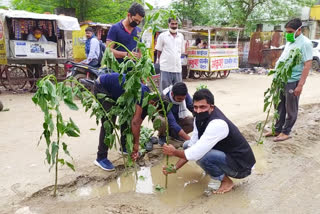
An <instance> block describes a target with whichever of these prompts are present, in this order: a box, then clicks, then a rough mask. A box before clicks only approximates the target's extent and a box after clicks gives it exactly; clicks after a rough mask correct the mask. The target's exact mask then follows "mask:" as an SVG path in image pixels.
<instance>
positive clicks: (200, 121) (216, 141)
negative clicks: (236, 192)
mask: <svg viewBox="0 0 320 214" xmlns="http://www.w3.org/2000/svg"><path fill="white" fill-rule="evenodd" d="M193 107H194V116H195V120H194V130H193V134H192V137H191V139H190V141H186V142H185V143H184V144H183V148H184V150H177V149H175V148H174V147H173V146H172V145H164V147H163V153H164V154H166V155H169V156H176V157H179V158H180V159H179V160H178V162H177V163H176V165H175V167H174V169H173V170H170V172H169V171H167V169H166V168H167V167H166V166H165V167H163V173H164V174H170V173H174V172H176V170H178V169H179V168H181V167H182V166H183V165H184V164H186V163H187V162H188V161H196V162H197V164H198V165H199V166H200V167H201V168H202V169H203V170H204V171H205V172H206V174H208V175H210V177H211V181H210V182H209V184H208V189H207V190H206V192H205V193H206V194H208V195H210V194H211V193H219V194H221V193H225V192H228V191H230V190H231V189H232V188H233V181H232V180H231V179H230V177H232V178H237V179H241V178H245V177H247V176H249V175H250V174H251V169H252V167H253V165H254V164H255V162H256V161H255V157H254V154H253V152H252V150H251V147H250V146H249V144H248V142H247V140H246V139H245V138H244V137H243V135H242V134H241V133H240V131H239V129H238V128H237V127H236V126H235V125H234V124H233V123H232V122H231V121H230V120H229V119H228V118H227V117H226V116H225V115H224V114H223V113H222V112H221V111H220V109H219V108H218V107H216V106H215V105H214V97H213V94H212V93H211V92H210V91H209V90H208V89H201V90H199V91H197V92H196V93H195V94H194V95H193ZM172 171H173V172H172Z"/></svg>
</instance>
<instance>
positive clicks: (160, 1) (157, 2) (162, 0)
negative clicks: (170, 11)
mask: <svg viewBox="0 0 320 214" xmlns="http://www.w3.org/2000/svg"><path fill="white" fill-rule="evenodd" d="M145 1H146V2H148V3H149V4H151V5H153V6H154V7H157V6H158V7H167V6H169V4H170V3H171V2H173V1H172V0H145Z"/></svg>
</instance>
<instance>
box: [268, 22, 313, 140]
mask: <svg viewBox="0 0 320 214" xmlns="http://www.w3.org/2000/svg"><path fill="white" fill-rule="evenodd" d="M285 28H286V34H285V36H286V40H287V43H286V46H285V48H284V50H283V52H282V54H281V56H280V58H279V60H278V61H277V63H276V66H277V65H278V64H279V63H280V62H281V61H285V60H286V59H287V58H288V57H289V53H290V51H291V50H293V49H296V48H299V49H300V51H301V54H302V61H301V63H300V64H299V65H296V66H295V67H293V69H292V75H291V77H290V78H289V79H288V82H287V84H286V85H285V87H284V92H283V93H282V94H281V96H280V99H281V102H280V104H279V106H278V113H279V115H280V117H279V120H278V121H277V122H276V124H275V133H272V132H268V133H266V134H265V136H266V137H271V136H275V138H274V139H273V141H275V142H277V141H284V140H287V139H289V138H290V136H289V134H290V132H291V129H292V127H293V125H294V124H295V122H296V120H297V116H298V109H299V107H298V106H299V97H300V94H301V92H302V89H303V86H304V84H305V82H306V79H307V77H308V74H309V71H310V69H311V66H312V58H313V56H312V42H311V41H310V40H309V39H308V38H307V37H305V36H304V35H303V34H302V32H301V28H302V22H301V20H300V19H292V20H291V21H289V22H288V23H287V24H286V25H285Z"/></svg>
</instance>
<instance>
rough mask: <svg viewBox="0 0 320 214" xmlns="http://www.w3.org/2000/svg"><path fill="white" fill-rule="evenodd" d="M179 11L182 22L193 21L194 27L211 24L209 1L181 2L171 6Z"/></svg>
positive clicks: (192, 0)
mask: <svg viewBox="0 0 320 214" xmlns="http://www.w3.org/2000/svg"><path fill="white" fill-rule="evenodd" d="M170 6H171V7H172V8H173V9H174V10H176V11H177V13H178V14H177V15H178V18H180V19H181V20H191V21H192V24H193V25H206V24H207V23H208V22H209V19H210V16H208V12H209V10H208V8H209V1H208V0H179V1H175V2H173V3H172V4H171V5H170Z"/></svg>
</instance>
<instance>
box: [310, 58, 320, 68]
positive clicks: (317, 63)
mask: <svg viewBox="0 0 320 214" xmlns="http://www.w3.org/2000/svg"><path fill="white" fill-rule="evenodd" d="M312 70H314V71H319V70H320V65H319V62H318V60H316V59H314V60H312Z"/></svg>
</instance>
